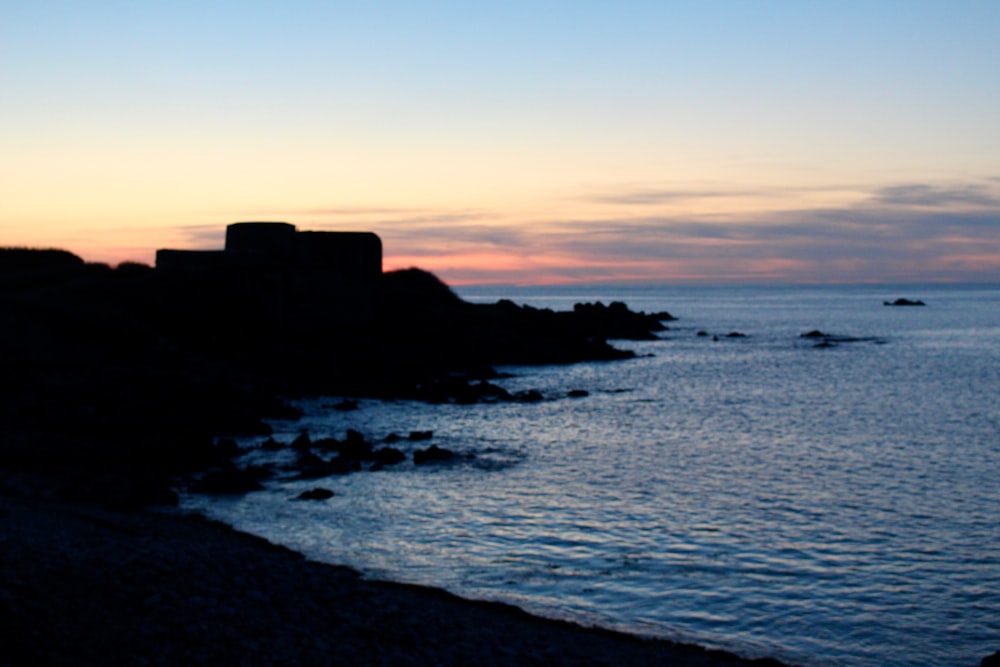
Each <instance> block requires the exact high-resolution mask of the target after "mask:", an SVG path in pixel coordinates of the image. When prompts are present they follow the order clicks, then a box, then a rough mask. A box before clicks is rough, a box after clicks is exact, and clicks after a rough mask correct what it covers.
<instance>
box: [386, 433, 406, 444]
mask: <svg viewBox="0 0 1000 667" xmlns="http://www.w3.org/2000/svg"><path fill="white" fill-rule="evenodd" d="M402 439H403V436H401V435H400V434H398V433H390V434H389V435H387V436H385V437H384V438H382V442H385V443H389V444H392V443H394V442H399V441H400V440H402Z"/></svg>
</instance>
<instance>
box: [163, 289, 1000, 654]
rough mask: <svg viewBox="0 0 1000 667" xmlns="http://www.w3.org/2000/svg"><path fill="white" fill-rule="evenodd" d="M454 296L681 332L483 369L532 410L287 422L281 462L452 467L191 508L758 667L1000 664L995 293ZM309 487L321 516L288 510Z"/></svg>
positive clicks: (344, 479) (406, 404)
mask: <svg viewBox="0 0 1000 667" xmlns="http://www.w3.org/2000/svg"><path fill="white" fill-rule="evenodd" d="M456 291H457V292H458V293H459V294H460V295H461V296H462V297H463V298H465V299H467V300H469V301H474V302H483V303H489V302H494V301H496V300H498V299H502V298H503V299H511V300H513V301H514V302H516V303H521V304H529V305H532V306H535V307H539V308H552V309H554V310H567V309H571V308H572V306H573V304H575V303H579V302H587V303H593V302H595V301H600V302H602V303H605V304H607V303H610V302H613V301H623V302H625V303H626V304H627V305H628V306H629V307H631V308H632V309H633V310H641V311H646V312H659V311H668V312H670V313H671V314H673V315H674V316H675V317H676V318H677V319H676V321H673V322H669V323H667V325H668V327H669V329H668V330H667V331H663V332H661V333H660V335H659V338H658V339H657V340H653V341H642V342H634V341H613V344H614V345H615V346H617V347H620V348H623V349H629V350H633V351H634V352H635V353H636V357H635V358H633V359H630V360H625V361H613V362H599V363H578V364H571V365H553V366H517V367H501V368H499V369H498V370H500V371H502V372H503V373H504V374H505V376H506V377H504V378H502V379H498V380H495V383H496V384H499V385H501V386H503V387H505V388H506V389H508V390H510V391H511V392H517V391H525V390H531V389H534V390H537V391H538V392H540V393H541V394H542V396H543V397H544V400H541V401H537V402H513V403H496V404H476V405H451V404H428V403H423V402H418V401H410V400H386V401H383V400H373V399H366V398H363V397H362V398H360V399H359V400H358V409H357V410H354V411H344V410H338V409H335V406H336V405H337V404H338V403H339V402H340V401H341V400H342V399H343V398H345V397H334V396H323V397H313V398H308V399H305V400H301V401H299V403H298V404H299V406H300V407H301V408H302V410H303V411H304V416H303V418H302V419H300V420H298V421H275V422H272V423H271V425H272V427H273V429H274V432H275V434H274V436H273V437H274V438H275V439H277V440H279V441H284V442H290V441H291V440H292V439H293V438H295V437H296V436H297V435H299V434H300V433H301V432H303V431H306V432H308V433H309V434H310V436H311V437H312V438H313V439H318V438H322V437H335V438H343V437H344V436H345V434H346V432H347V430H348V429H355V430H357V431H360V432H361V433H363V434H364V435H365V436H366V437H367V438H369V439H370V440H373V441H378V440H381V439H383V438H385V437H386V436H388V435H389V434H392V433H395V434H399V435H401V436H403V441H402V442H400V443H397V444H396V445H395V446H396V447H399V448H401V449H403V450H404V451H406V452H407V453H410V452H412V451H413V450H415V449H418V448H423V447H426V446H428V444H436V445H438V446H439V447H444V448H447V449H451V450H453V451H455V452H458V453H459V454H461V455H462V456H461V457H459V458H457V459H455V460H453V461H450V462H446V463H440V464H433V465H431V464H428V465H420V466H417V465H414V464H413V462H412V460H408V461H406V462H404V463H401V464H399V465H396V466H387V467H385V468H384V469H383V470H380V471H371V472H370V471H363V472H359V473H354V474H348V475H342V476H334V477H329V478H325V479H320V480H308V481H303V480H295V479H293V478H292V473H288V474H286V475H279V476H277V477H276V478H275V479H273V480H271V481H269V482H267V488H266V489H265V490H264V491H259V492H255V493H250V494H247V495H245V496H234V497H219V496H198V495H188V496H185V497H184V498H183V500H182V507H183V509H184V510H189V511H196V512H201V513H204V514H207V515H209V516H211V517H213V518H216V519H220V520H222V521H224V522H227V523H229V524H231V525H233V526H235V527H236V528H238V529H241V530H244V531H247V532H250V533H254V534H257V535H261V536H263V537H265V538H267V539H269V540H271V541H273V542H277V543H280V544H283V545H287V546H289V547H291V548H293V549H295V550H297V551H299V552H301V553H303V554H305V555H306V556H308V557H309V558H312V559H315V560H318V561H323V562H329V563H335V564H342V565H349V566H352V567H354V568H356V569H358V570H360V571H361V572H362V573H363V574H364V575H365V576H366V577H369V578H372V579H384V580H393V581H401V582H409V583H417V584H423V585H429V586H434V587H439V588H443V589H447V590H449V591H452V592H454V593H456V594H458V595H461V596H464V597H469V598H476V599H484V600H499V601H503V602H506V603H510V604H513V605H516V606H519V607H522V608H524V609H526V610H528V611H530V612H532V613H535V614H538V615H542V616H547V617H554V618H559V619H569V620H572V621H576V622H579V623H583V624H587V625H597V626H602V627H606V628H612V629H616V630H623V631H627V632H630V633H634V634H638V635H642V636H649V637H661V638H667V639H671V640H675V641H682V642H692V643H698V644H702V645H705V646H709V647H712V648H719V649H724V650H728V651H732V652H735V653H737V654H739V655H742V656H746V657H751V658H752V657H764V656H769V657H774V658H778V659H780V660H782V661H785V662H788V663H796V664H801V665H806V666H808V667H916V666H917V665H920V666H925V665H937V666H939V667H971V666H973V665H978V664H979V661H980V660H981V659H982V658H983V657H985V656H986V655H988V654H990V653H992V652H994V651H997V650H1000V285H905V286H889V285H848V286H844V285H829V286H828V285H823V286H712V287H705V286H655V287H652V286H650V287H545V288H542V287H536V288H526V287H521V288H514V287H510V288H499V287H476V288H474V287H467V288H459V289H457V290H456ZM897 298H908V299H919V300H921V301H923V302H924V303H925V304H926V305H925V306H922V307H921V306H894V307H887V306H885V305H883V303H884V302H885V301H893V300H895V299H897ZM399 326H400V327H405V326H406V322H400V323H399ZM811 331H819V332H822V333H823V334H826V335H827V336H828V338H818V337H803V336H802V334H804V333H808V332H811ZM730 334H741V335H730ZM824 341H827V344H823V343H824ZM573 390H576V392H575V393H576V394H585V395H576V396H574V397H571V396H570V395H569V393H570V392H571V391H573ZM346 398H351V397H346ZM413 431H431V432H432V433H433V437H432V439H431V440H429V441H422V442H411V441H409V440H407V439H406V436H407V434H409V433H411V432H413ZM261 441H262V438H255V439H254V438H250V439H244V440H241V441H240V442H241V444H243V445H244V446H246V447H248V448H250V449H251V451H250V453H248V454H247V455H246V456H245V457H244V458H245V461H247V462H251V463H272V464H279V465H280V464H281V463H282V462H287V460H288V459H287V457H288V456H289V455H290V452H288V451H284V452H268V451H263V450H262V449H260V448H259V445H260V444H261ZM315 487H324V488H328V489H330V490H332V491H334V493H335V495H334V497H332V498H330V499H328V500H325V501H319V502H317V501H301V500H296V497H297V496H298V494H299V493H301V492H302V491H305V490H308V489H312V488H315Z"/></svg>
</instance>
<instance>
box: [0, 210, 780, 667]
mask: <svg viewBox="0 0 1000 667" xmlns="http://www.w3.org/2000/svg"><path fill="white" fill-rule="evenodd" d="M274 229H275V228H271V229H263V231H265V232H270V231H274ZM244 231H245V230H244ZM292 231H293V232H294V230H292ZM238 233H241V232H238ZM252 233H253V232H252ZM281 233H287V230H285V232H281ZM294 233H295V234H300V232H294ZM294 238H295V239H296V241H295V244H299V240H302V241H306V242H307V243H306V244H305V245H304V246H303V245H299V246H298V249H296V250H294V251H293V252H291V253H290V254H287V255H285V256H284V257H283V258H280V259H279V260H277V261H274V258H273V257H272V258H270V259H267V258H265V259H260V258H257V259H250V260H249V261H244V260H247V259H248V258H247V257H245V256H244V257H237V258H235V259H236V261H235V262H234V261H231V260H232V259H234V258H229V259H226V258H225V257H224V256H223V257H219V256H208V258H207V259H206V257H192V256H188V257H181V256H179V255H175V256H173V257H170V255H171V253H167V254H166V255H163V256H165V257H169V258H168V259H166V263H167V267H163V266H161V267H159V268H156V269H154V268H152V267H148V266H144V265H139V264H123V265H121V266H118V267H116V268H111V267H109V266H106V265H100V264H88V263H86V262H84V261H82V260H81V259H80V258H79V257H76V256H75V255H73V254H71V253H69V252H66V251H61V250H27V249H0V311H2V313H3V323H4V325H3V327H0V345H2V348H3V350H4V352H5V354H4V357H3V361H2V362H0V363H2V365H3V377H4V382H3V383H2V384H0V387H2V388H0V567H2V568H3V576H2V578H0V665H21V664H32V665H46V664H49V665H57V664H78V665H97V664H101V665H106V664H113V665H147V664H152V663H157V664H159V663H165V664H195V665H198V664H205V665H207V664H212V665H235V664H240V665H258V664H259V665H267V664H309V665H313V664H316V665H324V664H352V665H396V664H414V665H416V664H440V665H467V664H484V665H486V664H488V665H524V664H538V665H540V664H546V665H553V664H573V665H611V664H636V665H639V664H643V665H645V664H648V665H652V664H658V665H659V664H663V665H679V666H695V665H698V666H714V665H734V664H735V665H741V664H761V665H767V664H777V663H775V662H773V661H757V662H754V663H750V662H748V661H745V660H741V659H739V658H736V657H735V656H732V655H729V654H725V653H720V652H706V651H704V650H703V649H699V648H697V647H692V646H682V645H677V644H673V643H671V642H664V641H644V640H640V639H635V638H632V637H628V636H625V635H620V634H616V633H612V632H606V631H600V630H588V629H585V628H581V627H579V626H576V625H572V624H566V623H558V622H550V621H543V620H541V619H537V618H533V617H531V616H529V615H527V614H525V613H523V612H520V611H518V610H516V609H513V608H511V607H508V606H505V605H496V604H488V603H475V602H470V601H465V600H460V599H458V598H455V597H453V596H450V595H448V594H445V593H443V592H440V591H435V590H431V589H423V588H419V587H412V586H402V585H393V584H384V583H371V582H363V581H360V580H359V578H358V576H357V574H356V573H353V572H351V571H349V570H346V569H344V568H336V567H330V566H322V565H318V564H313V563H308V562H306V561H305V560H304V559H303V558H301V557H300V556H298V555H296V554H293V553H291V552H288V551H286V550H284V549H280V548H277V547H274V546H272V545H269V544H268V543H266V542H264V541H262V540H258V539H255V538H251V537H249V536H245V535H239V534H236V533H234V532H232V531H230V530H228V529H226V528H225V527H223V526H219V525H216V524H209V523H206V522H199V521H195V520H192V519H190V518H187V519H184V518H179V517H173V516H167V515H163V514H157V513H151V512H149V511H148V510H144V509H140V508H143V507H145V506H147V505H155V504H170V503H172V502H175V500H176V496H175V495H174V492H173V490H172V488H171V485H172V481H173V480H174V479H176V477H177V476H178V475H180V474H183V473H190V472H193V471H199V470H206V469H208V468H211V467H213V466H217V467H218V466H221V467H222V468H223V469H225V466H226V465H228V460H229V458H230V457H232V455H233V451H232V447H231V445H226V444H224V443H223V442H217V440H216V436H219V435H222V434H228V435H235V434H257V433H261V434H262V433H266V432H267V431H268V427H267V426H266V424H265V423H264V422H263V421H262V420H263V419H266V418H268V417H294V416H295V411H294V409H293V408H291V407H290V406H289V405H288V403H287V402H286V401H287V399H288V398H290V397H295V396H298V395H302V394H307V393H333V394H347V395H353V396H408V397H413V398H419V399H425V400H448V401H451V400H454V401H459V402H467V401H475V400H507V399H508V398H509V399H510V400H515V399H513V398H512V397H506V398H505V397H504V396H503V395H502V394H497V393H496V392H494V391H491V390H485V389H483V388H484V387H490V386H491V385H490V383H488V382H484V380H487V379H488V378H490V377H492V376H493V375H495V369H494V365H496V364H505V363H565V362H573V361H582V360H614V359H622V358H626V357H628V356H630V355H629V354H628V353H627V352H623V351H621V350H618V349H616V348H614V347H613V346H611V345H609V344H608V342H607V340H608V339H609V338H617V337H631V338H647V337H651V336H654V335H655V333H654V332H655V331H657V330H658V329H660V328H661V327H662V325H661V324H660V320H662V319H667V318H668V317H669V316H668V315H667V314H665V313H661V314H654V315H645V314H641V313H633V312H632V311H630V310H629V309H628V308H627V307H625V306H624V305H623V304H611V305H607V306H605V305H603V304H589V305H580V306H578V307H577V308H575V309H574V311H572V312H566V313H556V312H552V311H548V310H539V309H534V308H528V307H521V306H517V305H515V304H513V303H511V302H500V303H497V304H491V305H482V304H471V303H467V302H465V301H463V300H461V299H460V298H458V297H457V296H456V295H455V294H454V293H453V292H452V291H451V290H450V289H449V288H448V287H447V286H446V285H444V284H443V283H442V282H441V281H440V280H438V279H437V278H436V277H435V276H433V275H431V274H429V273H426V272H424V271H420V270H417V269H411V270H406V271H398V272H391V273H386V274H384V275H383V274H382V273H381V267H380V266H379V270H378V272H377V273H374V272H371V271H370V268H371V262H370V261H367V262H366V261H362V262H360V263H358V264H357V265H355V266H354V268H350V267H349V268H347V269H346V270H345V269H344V267H343V266H340V265H338V266H335V267H325V268H324V266H323V265H322V264H323V262H324V261H326V260H329V259H330V258H334V260H335V261H339V260H336V258H337V257H338V255H337V253H338V252H339V251H338V250H337V249H335V248H331V247H329V246H327V247H326V249H325V250H323V249H322V247H320V249H319V250H317V249H316V248H317V246H315V245H312V241H316V240H317V239H319V240H318V243H319V244H320V246H322V245H323V244H329V243H333V244H334V245H336V240H334V237H312V238H310V237H309V236H308V235H307V236H301V237H300V236H296V237H294ZM344 239H346V240H347V242H348V243H349V244H351V243H360V244H362V245H365V244H367V247H368V248H369V250H374V249H375V247H376V246H374V245H373V243H372V239H371V238H367V237H366V238H359V237H352V238H347V237H342V239H341V240H344ZM376 240H377V237H376ZM227 245H228V244H227ZM288 247H291V246H286V249H287V248H288ZM303 248H305V250H303ZM303 252H306V253H313V257H314V260H309V259H308V257H307V258H306V259H305V260H304V259H303V255H302V254H301V253H303ZM225 254H228V251H223V255H225ZM316 257H319V258H320V259H318V260H316V259H315V258H316ZM323 258H325V259H323ZM369 259H371V257H369ZM380 259H381V258H380V256H379V262H380ZM177 260H181V261H177ZM345 261H347V260H345ZM310 262H312V263H310ZM171 263H173V265H171ZM359 272H361V273H363V274H364V275H363V276H361V277H360V278H359V275H358V273H359ZM309 279H320V280H328V281H332V282H331V284H326V285H310V284H308V280H309ZM359 280H360V282H358V281H359ZM303 281H305V282H303ZM359 285H360V287H359V289H353V287H352V286H354V287H358V286H359ZM325 308H326V309H328V310H324V309H325ZM345 403H348V405H346V406H345V409H348V408H349V407H350V405H349V402H345ZM418 436H419V437H422V436H423V434H420V433H415V434H411V437H412V438H414V439H418ZM350 440H351V438H349V439H348V442H345V443H339V444H338V446H340V447H344V448H353V451H355V452H357V453H359V455H362V456H367V455H368V454H370V453H371V454H373V455H374V452H371V450H370V448H369V447H368V444H367V443H365V442H364V439H363V438H355V439H354V442H353V443H352V442H351V441H350ZM421 452H422V454H421V456H422V457H423V458H424V459H425V460H427V461H433V460H435V459H436V458H437V457H441V456H445V455H446V452H444V450H441V449H435V448H434V447H433V446H431V447H429V448H427V449H426V450H421ZM321 491H322V490H318V491H317V492H316V497H319V493H321Z"/></svg>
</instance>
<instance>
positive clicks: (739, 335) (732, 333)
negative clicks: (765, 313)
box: [726, 331, 747, 338]
mask: <svg viewBox="0 0 1000 667" xmlns="http://www.w3.org/2000/svg"><path fill="white" fill-rule="evenodd" d="M746 337H747V335H746V334H745V333H740V332H739V331H730V332H729V333H727V334H726V338H746Z"/></svg>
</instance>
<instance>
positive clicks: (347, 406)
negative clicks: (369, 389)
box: [333, 399, 358, 412]
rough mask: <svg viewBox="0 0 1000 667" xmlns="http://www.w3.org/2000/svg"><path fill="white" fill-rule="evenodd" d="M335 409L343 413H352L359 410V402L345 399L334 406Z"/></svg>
mask: <svg viewBox="0 0 1000 667" xmlns="http://www.w3.org/2000/svg"><path fill="white" fill-rule="evenodd" d="M333 409H334V410H340V411H341V412H350V411H352V410H357V409H358V402H357V401H354V400H351V399H344V400H343V401H340V402H339V403H336V404H334V406H333Z"/></svg>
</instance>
